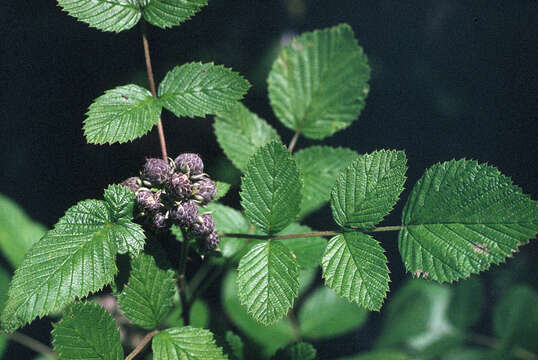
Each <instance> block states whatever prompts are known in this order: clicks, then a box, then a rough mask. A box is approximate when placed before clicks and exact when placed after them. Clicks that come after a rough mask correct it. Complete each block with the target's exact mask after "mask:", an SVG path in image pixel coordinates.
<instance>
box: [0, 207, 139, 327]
mask: <svg viewBox="0 0 538 360" xmlns="http://www.w3.org/2000/svg"><path fill="white" fill-rule="evenodd" d="M133 236H136V237H140V238H137V239H136V240H135V239H132V237H133ZM143 237H144V233H143V232H142V231H141V228H140V227H139V225H136V224H133V223H131V222H129V221H128V220H126V219H124V218H122V219H120V220H119V221H118V222H114V221H113V219H112V216H111V213H110V209H109V208H108V206H107V202H105V201H99V200H85V201H81V202H79V203H78V204H77V205H75V206H73V207H71V208H70V209H69V210H67V212H66V213H65V215H64V216H63V217H62V218H61V219H60V220H59V221H58V223H57V224H56V225H55V227H54V229H52V230H50V231H49V232H47V234H46V235H45V236H44V237H43V238H42V239H41V240H40V241H39V242H37V243H36V244H35V245H34V246H33V247H32V249H30V251H29V252H28V254H27V255H26V257H25V258H24V260H23V262H22V263H21V265H20V267H19V268H18V269H17V271H16V272H15V275H14V277H13V281H12V283H11V287H10V289H9V293H8V300H7V303H6V307H5V310H4V312H3V313H2V316H1V320H2V327H3V329H4V330H5V331H7V332H11V331H14V330H16V329H17V328H19V327H21V326H23V325H24V324H26V323H28V322H30V321H32V320H33V319H35V318H36V317H38V316H39V317H42V316H44V315H46V314H48V313H50V312H53V311H58V310H61V309H62V308H63V306H65V305H66V304H68V303H70V302H72V301H74V300H75V299H76V298H81V297H84V296H86V295H88V294H89V293H90V292H95V291H98V290H100V289H101V288H103V286H104V285H106V284H108V283H111V282H112V281H113V280H114V276H115V274H116V272H117V268H116V261H115V260H116V253H117V252H118V251H119V248H121V247H122V246H125V244H137V243H139V240H140V239H143Z"/></svg>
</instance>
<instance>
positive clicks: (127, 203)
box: [103, 184, 136, 221]
mask: <svg viewBox="0 0 538 360" xmlns="http://www.w3.org/2000/svg"><path fill="white" fill-rule="evenodd" d="M135 197H136V196H135V194H134V193H133V192H132V191H131V190H130V189H129V188H127V187H125V186H122V185H119V184H115V185H109V186H108V188H107V189H105V193H104V195H103V198H104V199H105V202H106V205H107V207H108V209H109V210H110V215H111V216H112V218H113V219H114V221H116V220H118V219H121V218H125V219H128V220H132V219H133V209H134V201H135Z"/></svg>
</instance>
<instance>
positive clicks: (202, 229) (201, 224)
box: [191, 214, 215, 236]
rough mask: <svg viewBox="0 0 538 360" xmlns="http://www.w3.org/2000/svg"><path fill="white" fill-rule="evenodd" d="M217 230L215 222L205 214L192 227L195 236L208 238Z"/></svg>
mask: <svg viewBox="0 0 538 360" xmlns="http://www.w3.org/2000/svg"><path fill="white" fill-rule="evenodd" d="M213 230H215V220H213V217H212V216H211V215H209V214H204V215H202V216H200V217H199V218H198V221H197V222H195V223H194V224H193V225H192V228H191V231H192V233H193V234H194V235H195V236H207V235H209V234H211V233H212V232H213Z"/></svg>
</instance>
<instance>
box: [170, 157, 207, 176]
mask: <svg viewBox="0 0 538 360" xmlns="http://www.w3.org/2000/svg"><path fill="white" fill-rule="evenodd" d="M174 163H175V164H176V168H177V169H179V170H181V171H182V172H184V173H185V174H187V173H188V174H190V175H199V174H201V173H203V172H204V163H203V161H202V159H201V158H200V156H198V155H196V154H192V153H185V154H181V155H179V156H178V157H177V158H176V159H175V160H174Z"/></svg>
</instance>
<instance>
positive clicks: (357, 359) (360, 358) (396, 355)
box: [339, 350, 411, 360]
mask: <svg viewBox="0 0 538 360" xmlns="http://www.w3.org/2000/svg"><path fill="white" fill-rule="evenodd" d="M339 360H411V357H409V356H408V355H407V354H406V353H403V352H399V351H392V350H381V351H371V352H365V353H360V354H358V355H356V356H351V357H346V358H340V359H339Z"/></svg>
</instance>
